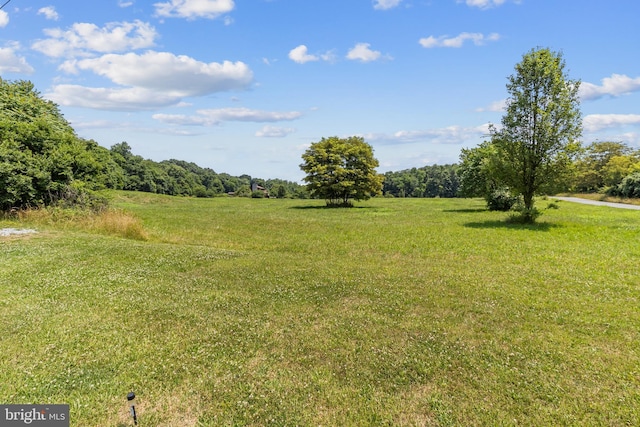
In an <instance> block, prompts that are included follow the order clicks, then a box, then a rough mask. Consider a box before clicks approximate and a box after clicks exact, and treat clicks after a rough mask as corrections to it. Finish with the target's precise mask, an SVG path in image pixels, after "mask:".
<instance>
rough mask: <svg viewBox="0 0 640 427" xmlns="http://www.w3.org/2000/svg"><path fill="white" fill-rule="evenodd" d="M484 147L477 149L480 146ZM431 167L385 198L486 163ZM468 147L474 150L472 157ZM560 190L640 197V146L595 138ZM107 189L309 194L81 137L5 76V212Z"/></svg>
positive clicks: (388, 185) (460, 183)
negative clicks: (158, 158)
mask: <svg viewBox="0 0 640 427" xmlns="http://www.w3.org/2000/svg"><path fill="white" fill-rule="evenodd" d="M479 149H480V148H477V149H475V150H479ZM469 152H474V150H471V151H469V150H466V151H465V150H463V153H462V154H463V156H462V157H463V161H462V162H461V163H460V164H452V165H443V166H439V165H435V166H424V167H420V168H411V169H406V170H402V171H399V172H387V173H385V174H384V185H383V195H384V196H385V197H462V196H468V195H469V194H464V191H463V189H464V188H465V186H468V184H469V182H466V181H468V180H469V179H467V180H466V181H465V176H466V177H473V176H476V175H477V174H474V173H473V172H474V170H475V169H477V168H479V167H481V163H477V164H476V163H474V162H470V161H468V157H469V156H468V154H469ZM465 153H466V154H467V155H466V156H465ZM570 175H571V176H567V179H566V183H565V184H566V185H565V186H564V187H565V188H563V189H560V190H566V191H580V192H607V193H609V194H613V195H619V196H623V197H640V151H638V150H634V149H632V148H631V147H629V146H628V145H626V144H624V143H621V142H594V143H592V144H591V145H589V146H588V147H585V148H584V149H583V150H582V152H581V155H579V156H578V157H577V158H576V159H574V163H573V169H572V173H571V174H570ZM102 189H120V190H132V191H144V192H151V193H158V194H167V195H176V196H192V197H216V196H220V195H234V196H244V197H265V196H267V195H268V196H269V197H277V198H308V197H309V193H308V192H307V189H306V187H305V186H304V185H301V184H298V183H296V182H291V181H286V180H281V179H258V178H252V177H251V176H249V175H241V176H231V175H229V174H227V173H217V172H215V171H214V170H212V169H209V168H202V167H200V166H198V165H196V164H195V163H190V162H186V161H182V160H164V161H161V162H155V161H152V160H148V159H144V158H143V157H141V156H139V155H136V154H134V153H132V151H131V147H130V146H129V144H128V143H127V142H121V143H119V144H116V145H114V146H112V147H111V148H110V149H107V148H105V147H102V146H100V145H99V144H98V143H97V142H95V141H93V140H86V139H83V138H80V137H78V136H77V135H76V133H75V131H74V129H73V128H72V127H71V125H70V124H69V122H67V120H66V119H65V118H64V117H63V115H62V113H61V112H60V110H59V109H58V106H57V105H56V104H54V103H53V102H51V101H48V100H45V99H43V98H42V97H41V96H40V94H39V92H38V91H36V90H35V89H34V86H33V84H32V83H31V82H29V81H16V82H10V81H7V80H3V79H2V78H0V211H7V210H11V209H14V208H24V207H30V206H41V205H50V204H54V203H58V202H69V203H70V204H78V202H80V203H82V202H83V201H86V200H89V202H91V200H92V198H91V197H90V196H91V194H92V192H94V191H95V190H102Z"/></svg>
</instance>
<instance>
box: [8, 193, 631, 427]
mask: <svg viewBox="0 0 640 427" xmlns="http://www.w3.org/2000/svg"><path fill="white" fill-rule="evenodd" d="M112 200H113V201H112V204H113V205H114V206H115V207H116V208H118V209H126V212H128V213H129V214H130V215H134V216H135V217H136V218H139V220H140V221H141V223H142V224H143V225H144V230H145V231H146V233H147V240H146V241H136V240H132V239H122V238H120V237H119V236H113V235H110V234H96V233H94V232H89V231H88V230H87V229H78V228H67V227H63V228H61V227H60V225H58V224H49V223H46V222H43V223H37V224H34V223H31V222H29V221H31V220H27V219H25V220H24V221H20V222H18V221H16V220H7V219H4V220H0V227H28V228H32V227H33V228H37V229H38V231H39V233H38V234H33V235H29V236H28V237H24V238H18V237H11V238H5V239H0V257H1V258H2V260H3V262H2V263H0V283H2V286H1V287H0V301H2V304H3V306H2V310H0V318H1V319H0V320H1V321H0V345H1V346H2V349H3V350H2V357H0V401H3V402H11V403H26V402H56V403H69V404H70V405H71V419H72V421H71V423H72V425H74V426H80V427H83V426H84V427H87V426H105V425H111V426H126V425H131V422H130V416H129V414H128V410H127V407H126V395H127V393H128V392H129V391H131V390H134V391H135V392H136V395H137V396H138V400H139V407H138V409H139V412H138V415H139V422H140V425H163V426H176V427H177V426H180V427H189V426H196V425H198V426H215V425H400V426H403V425H406V426H410V425H516V424H517V425H531V426H539V425H634V424H635V423H636V421H637V420H638V416H639V415H640V399H639V397H638V396H640V380H639V378H638V376H637V375H636V373H637V367H638V366H640V335H639V331H640V314H639V313H638V310H637V307H638V304H639V302H640V288H639V285H638V283H640V276H639V272H638V269H637V263H636V262H635V260H637V259H638V257H639V256H640V252H639V250H640V248H639V247H638V245H637V235H638V233H639V232H640V220H639V219H638V215H637V213H636V212H634V211H626V210H622V209H619V210H615V209H609V208H602V207H591V206H583V205H578V204H570V203H566V202H554V201H553V200H552V199H549V201H548V202H547V203H551V202H554V203H557V204H558V205H559V206H560V209H549V210H547V211H545V215H544V217H543V218H541V219H540V220H539V221H538V222H537V223H536V224H534V225H513V224H509V223H505V221H504V218H505V217H506V216H507V215H508V214H505V213H501V212H489V211H487V210H486V209H484V202H483V201H482V200H481V199H430V200H425V199H385V198H376V199H372V200H370V201H368V202H366V203H364V204H359V205H358V207H356V208H354V209H348V210H339V209H338V210H336V209H320V208H322V207H323V203H322V201H314V200H308V201H299V200H273V199H271V200H266V199H265V200H255V199H250V198H214V199H193V198H175V197H167V196H161V195H153V194H148V193H146V194H145V193H127V192H121V193H117V194H115V195H114V197H113V198H112ZM256 219H259V226H258V225H257V223H256ZM61 231H63V232H61ZM594 242H597V245H596V244H593V243H594Z"/></svg>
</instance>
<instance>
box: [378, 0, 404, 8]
mask: <svg viewBox="0 0 640 427" xmlns="http://www.w3.org/2000/svg"><path fill="white" fill-rule="evenodd" d="M400 3H402V0H374V4H373V8H374V9H376V10H387V9H393V8H394V7H396V6H398V5H399V4H400Z"/></svg>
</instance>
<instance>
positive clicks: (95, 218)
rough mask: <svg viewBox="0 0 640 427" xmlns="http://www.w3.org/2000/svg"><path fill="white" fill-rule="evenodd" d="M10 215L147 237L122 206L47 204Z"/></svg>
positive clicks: (44, 223) (33, 222)
mask: <svg viewBox="0 0 640 427" xmlns="http://www.w3.org/2000/svg"><path fill="white" fill-rule="evenodd" d="M11 217H15V218H16V219H17V220H18V221H19V222H22V223H25V224H31V225H34V226H38V225H40V226H45V227H56V228H59V229H74V230H86V231H88V232H93V233H100V234H109V235H113V236H119V237H124V238H127V239H134V240H146V239H147V234H146V232H145V230H144V227H143V225H142V223H141V221H140V220H139V219H138V218H136V217H135V216H133V215H132V214H131V213H128V212H126V211H124V210H122V209H114V208H110V209H102V210H100V211H92V210H80V209H62V208H56V207H48V208H39V209H25V210H20V211H17V212H15V213H14V214H12V215H10V216H9V218H11Z"/></svg>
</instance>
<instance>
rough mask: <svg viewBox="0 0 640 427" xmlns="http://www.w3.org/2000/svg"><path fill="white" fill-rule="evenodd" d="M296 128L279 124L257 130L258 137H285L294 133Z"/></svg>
mask: <svg viewBox="0 0 640 427" xmlns="http://www.w3.org/2000/svg"><path fill="white" fill-rule="evenodd" d="M295 131H296V130H295V129H294V128H282V127H277V126H269V125H267V126H265V127H263V128H262V129H260V130H259V131H257V132H256V136H257V137H261V138H284V137H285V136H287V135H289V134H292V133H294V132H295Z"/></svg>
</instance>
